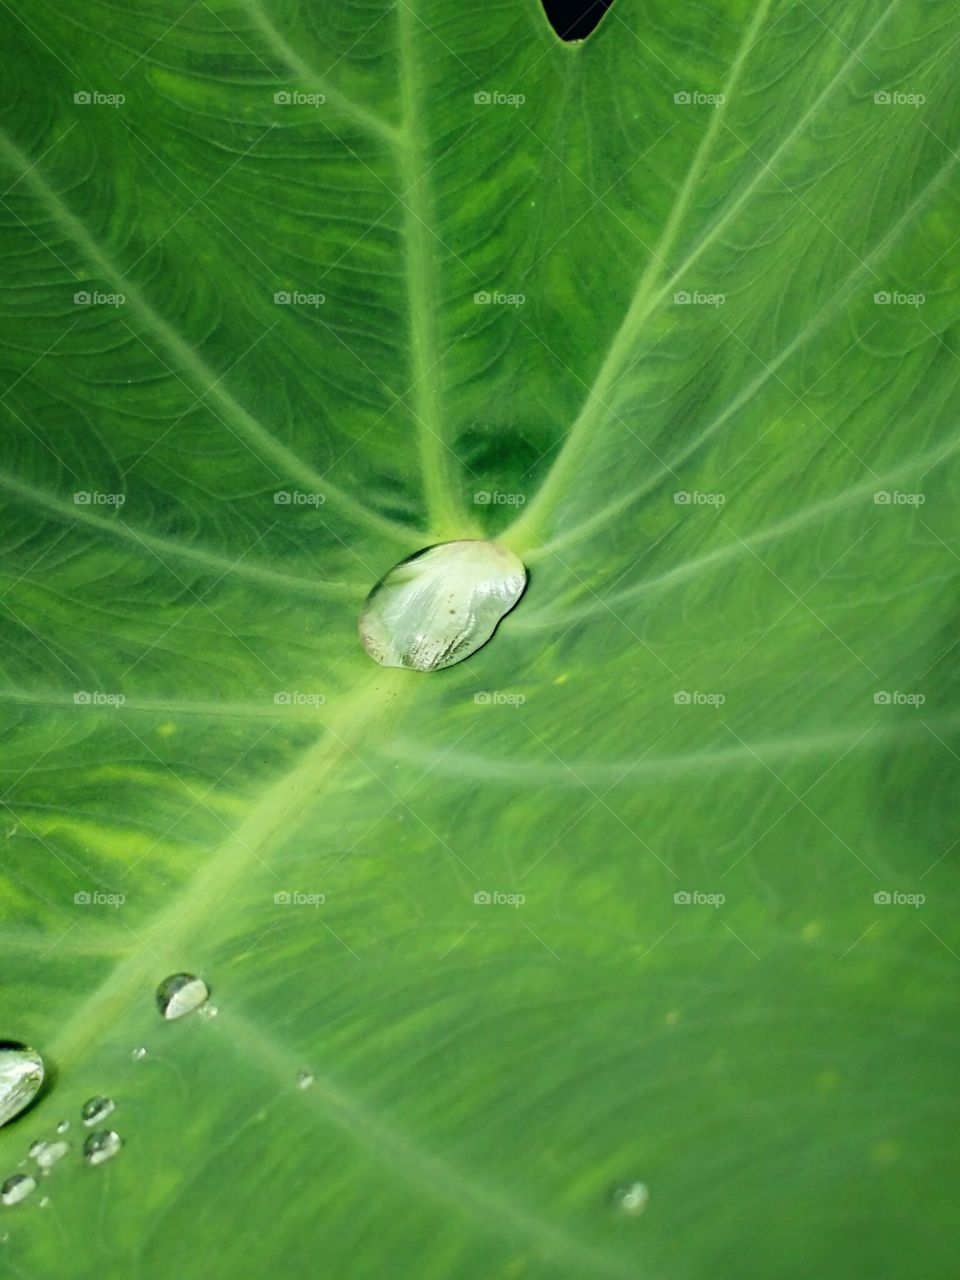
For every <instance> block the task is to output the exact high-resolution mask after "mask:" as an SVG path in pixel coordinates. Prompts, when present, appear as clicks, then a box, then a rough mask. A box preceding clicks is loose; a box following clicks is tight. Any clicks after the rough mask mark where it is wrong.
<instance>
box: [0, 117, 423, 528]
mask: <svg viewBox="0 0 960 1280" xmlns="http://www.w3.org/2000/svg"><path fill="white" fill-rule="evenodd" d="M0 155H2V156H3V157H4V158H5V159H6V161H7V163H8V164H9V165H10V166H11V168H12V169H14V170H15V171H16V172H18V173H19V175H20V178H21V182H22V184H23V186H26V187H28V188H29V189H30V190H31V191H32V192H33V195H34V196H35V197H36V199H37V200H38V202H39V203H40V205H41V206H42V207H43V208H44V209H45V210H46V212H47V213H48V215H49V216H50V218H51V219H52V220H53V221H54V222H55V223H56V225H57V226H58V227H59V228H60V230H61V231H62V232H63V233H64V234H65V235H66V236H67V237H69V239H70V240H72V241H73V242H74V244H75V245H76V246H77V248H78V249H79V250H80V252H81V253H82V254H83V256H84V257H85V258H86V259H87V261H88V262H89V263H90V264H91V266H93V267H94V268H95V270H96V271H97V272H98V273H99V274H100V275H101V276H102V278H103V279H104V280H105V281H107V282H108V283H109V284H110V285H111V287H112V289H113V291H114V292H117V293H122V294H124V295H125V297H126V307H127V309H128V311H130V312H132V313H133V314H134V315H136V316H138V317H139V319H140V321H141V322H142V323H143V324H144V325H145V327H146V328H147V329H149V330H150V331H152V332H153V333H154V334H156V336H157V337H158V338H159V339H160V342H161V343H162V345H163V347H164V349H165V350H166V352H167V353H168V355H169V356H170V357H171V359H172V361H173V363H174V365H175V366H176V367H178V368H179V369H181V370H182V371H183V373H184V375H185V379H186V380H187V381H188V382H189V383H190V384H191V385H192V386H193V387H195V388H196V389H197V397H198V400H200V401H207V402H209V403H210V404H211V405H214V406H216V408H217V409H218V410H219V413H220V414H222V419H221V421H223V423H224V425H225V426H227V427H228V428H229V429H230V430H232V431H234V432H235V433H236V434H237V436H238V437H240V438H241V439H242V440H244V441H245V442H246V443H247V444H248V445H249V446H250V447H251V448H252V449H253V450H254V451H255V452H256V453H258V454H259V455H260V456H261V458H262V459H264V460H266V461H269V462H270V463H272V464H273V465H275V466H276V467H277V468H278V469H279V471H280V473H281V476H282V477H283V478H284V479H287V478H288V479H289V480H296V481H298V482H299V483H301V484H303V485H304V487H305V488H307V489H309V490H312V491H313V492H317V493H323V494H324V496H325V499H326V504H327V506H328V507H329V508H333V509H334V510H337V511H339V512H340V514H342V515H343V516H344V517H345V518H346V519H348V520H350V521H352V523H354V524H355V525H360V526H362V527H365V528H367V529H370V530H372V531H373V532H375V533H377V534H379V535H380V536H382V537H387V538H389V539H391V540H392V541H393V542H398V543H401V544H403V545H406V546H410V547H417V546H420V545H422V539H421V538H420V537H418V536H417V534H416V533H414V532H413V531H412V530H410V529H407V528H405V527H404V526H403V525H399V524H396V523H395V522H394V521H393V520H388V519H386V518H385V517H384V516H380V515H377V514H376V513H375V512H373V511H369V510H368V509H367V508H366V507H365V506H363V505H362V504H361V503H359V502H357V501H356V499H355V498H353V497H351V496H350V495H349V494H347V493H345V492H344V491H343V490H342V489H339V488H337V487H336V486H335V485H334V484H332V483H331V482H330V481H329V480H328V479H327V478H326V477H325V476H324V475H322V474H321V473H320V472H318V471H317V470H315V469H314V468H313V467H311V466H310V465H309V464H307V463H305V462H304V461H303V460H302V459H301V458H300V457H298V456H297V454H295V453H294V452H293V451H292V450H291V449H289V448H287V446H286V445H284V444H281V443H280V442H279V441H278V440H277V439H276V438H275V437H274V436H272V435H271V434H270V432H269V431H267V429H266V428H265V427H264V426H263V425H262V423H260V422H259V421H258V420H257V419H256V418H255V417H254V416H253V415H252V414H251V413H249V412H248V411H247V410H246V409H245V408H244V407H243V405H241V404H240V402H239V401H238V400H236V399H235V398H234V397H233V396H232V395H231V394H230V392H229V391H228V390H226V388H225V387H224V385H223V383H222V381H221V378H222V375H220V374H218V373H217V372H216V371H215V370H214V369H212V368H211V367H210V366H209V365H208V364H207V363H206V361H205V360H203V359H202V357H201V356H200V355H198V353H197V352H196V351H195V350H194V348H193V347H192V346H191V345H190V343H189V342H188V341H187V340H186V339H184V338H183V337H181V335H180V334H179V333H178V332H177V330H176V329H174V328H173V326H172V325H171V324H170V323H169V322H168V321H167V320H165V319H164V318H163V316H161V315H160V313H159V312H158V311H157V310H156V309H155V308H154V306H153V304H152V303H151V302H150V301H149V300H148V299H147V297H146V295H145V294H144V293H143V292H142V291H141V289H140V288H139V286H138V285H136V284H134V282H133V281H132V280H130V279H128V278H127V277H126V276H125V275H124V273H123V271H122V270H121V269H120V267H119V266H118V265H117V264H116V263H115V262H114V260H113V259H112V258H111V257H110V255H109V254H108V253H107V252H106V250H105V249H103V248H101V246H100V245H99V244H98V243H97V241H96V239H95V238H94V236H93V235H92V233H91V232H90V231H89V230H88V228H87V227H86V226H85V225H84V223H83V222H82V221H81V220H80V218H78V217H77V215H76V214H75V213H73V211H72V210H71V209H69V208H68V207H67V205H66V204H65V202H64V201H63V200H62V199H61V197H60V196H59V195H58V194H57V192H56V191H55V190H54V189H53V187H52V186H51V185H50V183H49V182H48V181H47V179H46V178H45V177H44V176H43V174H42V172H41V170H40V167H39V165H36V164H33V163H32V162H31V161H30V158H29V156H27V155H25V154H24V153H23V152H22V151H21V150H20V148H19V147H18V146H17V145H16V143H15V142H13V141H12V139H11V138H9V137H8V135H7V134H6V133H4V132H3V130H2V129H0ZM31 230H33V228H31Z"/></svg>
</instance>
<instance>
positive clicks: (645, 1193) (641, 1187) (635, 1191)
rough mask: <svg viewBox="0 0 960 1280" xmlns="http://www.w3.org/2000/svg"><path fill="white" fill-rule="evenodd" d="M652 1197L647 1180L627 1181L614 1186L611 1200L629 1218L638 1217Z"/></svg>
mask: <svg viewBox="0 0 960 1280" xmlns="http://www.w3.org/2000/svg"><path fill="white" fill-rule="evenodd" d="M649 1199H650V1188H649V1187H648V1186H647V1184H646V1183H645V1182H625V1183H624V1184H623V1185H622V1186H619V1187H614V1189H613V1191H612V1193H611V1195H610V1201H611V1203H612V1204H613V1207H614V1208H615V1209H619V1211H620V1212H621V1213H624V1214H626V1215H627V1217H629V1218H637V1217H639V1216H640V1214H641V1213H643V1211H644V1209H646V1207H647V1202H648V1201H649Z"/></svg>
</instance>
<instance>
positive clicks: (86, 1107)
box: [80, 1094, 117, 1127]
mask: <svg viewBox="0 0 960 1280" xmlns="http://www.w3.org/2000/svg"><path fill="white" fill-rule="evenodd" d="M116 1106H117V1104H116V1103H115V1102H114V1100H113V1099H112V1098H104V1097H102V1096H101V1095H100V1094H98V1095H97V1096H96V1097H95V1098H88V1099H87V1101H86V1102H85V1103H84V1104H83V1106H82V1107H81V1108H80V1119H81V1120H82V1121H83V1123H84V1124H85V1125H87V1126H88V1127H89V1126H90V1125H93V1124H99V1123H100V1121H101V1120H106V1118H107V1116H108V1115H109V1114H110V1112H111V1111H115V1110H116Z"/></svg>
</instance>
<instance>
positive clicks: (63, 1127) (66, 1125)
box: [57, 1120, 70, 1133]
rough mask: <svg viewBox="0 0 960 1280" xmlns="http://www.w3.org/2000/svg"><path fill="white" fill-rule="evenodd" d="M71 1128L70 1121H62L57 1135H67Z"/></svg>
mask: <svg viewBox="0 0 960 1280" xmlns="http://www.w3.org/2000/svg"><path fill="white" fill-rule="evenodd" d="M69 1128H70V1121H69V1120H61V1121H60V1123H59V1124H58V1125H57V1133H66V1132H67V1130H68V1129H69Z"/></svg>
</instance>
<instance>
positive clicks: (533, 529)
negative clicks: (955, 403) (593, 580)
mask: <svg viewBox="0 0 960 1280" xmlns="http://www.w3.org/2000/svg"><path fill="white" fill-rule="evenodd" d="M900 2H901V0H892V3H891V4H890V5H889V6H888V7H887V9H886V10H885V11H884V12H883V13H882V14H881V15H880V17H879V18H878V19H877V21H876V22H875V23H874V24H873V26H871V28H870V29H869V31H868V32H867V33H866V35H865V36H864V38H863V40H862V41H861V42H860V44H859V45H858V46H857V48H855V49H852V50H851V52H850V56H849V57H848V58H847V59H846V60H845V61H844V62H843V63H842V65H841V66H840V69H839V70H838V71H837V73H836V75H835V76H833V78H832V79H831V80H830V81H829V82H828V83H827V85H826V86H825V87H824V89H822V90H821V92H820V93H819V94H818V95H817V97H816V98H815V99H814V101H813V102H812V103H811V105H810V106H809V107H808V108H807V110H806V111H805V112H803V114H802V115H801V116H800V117H799V119H798V120H797V123H796V124H795V125H794V127H793V128H792V129H791V130H790V131H789V133H787V134H786V135H785V137H784V138H783V140H782V141H781V142H780V144H779V145H778V146H777V147H776V148H775V150H774V151H773V153H772V155H771V156H770V158H769V159H768V160H766V161H765V162H763V164H761V165H760V166H759V168H758V170H757V172H756V173H755V174H754V176H753V177H752V178H751V179H750V181H749V182H747V183H745V184H744V187H743V189H742V191H741V192H740V193H739V195H738V196H737V198H736V199H735V200H733V201H732V202H731V203H730V205H729V206H728V207H727V208H726V210H725V211H724V212H723V213H722V214H721V215H720V217H719V218H718V219H717V220H716V222H715V223H714V224H713V225H712V226H711V227H710V229H709V230H708V231H707V232H706V234H705V235H704V236H703V238H702V239H701V240H700V241H699V242H698V243H697V244H696V245H695V246H694V248H693V249H692V250H691V251H690V253H689V254H688V255H687V257H686V258H685V259H684V261H683V262H682V263H681V265H680V266H679V267H678V268H677V269H676V271H674V272H673V273H672V274H671V275H670V276H669V278H668V279H667V280H666V281H665V282H664V283H663V284H662V285H660V286H659V287H658V286H657V279H658V276H659V274H660V265H661V261H662V259H663V258H664V257H665V255H666V253H667V252H669V249H670V248H671V246H672V244H673V243H674V241H675V239H676V233H677V231H678V230H679V228H680V226H681V225H682V220H683V217H684V215H685V214H686V211H687V207H688V205H689V202H690V196H691V194H692V192H693V190H694V187H695V183H696V181H698V180H699V178H700V177H702V175H703V170H704V167H705V165H706V162H707V160H708V158H709V154H710V147H711V146H712V144H713V141H714V139H715V138H716V136H717V134H718V132H719V130H720V128H721V126H722V125H723V123H724V113H725V112H726V109H727V103H728V102H729V100H730V98H731V97H732V95H733V93H734V91H735V88H736V85H737V83H738V81H739V79H740V75H741V72H742V70H743V67H744V65H745V62H746V57H747V54H748V53H749V51H750V49H751V47H752V46H753V45H754V44H755V43H756V33H757V30H758V29H759V24H760V22H762V21H763V18H764V17H765V16H766V13H767V10H768V9H769V3H764V4H761V5H760V6H759V8H758V9H757V11H756V13H755V14H754V17H753V19H752V21H751V23H750V26H749V27H748V29H747V32H746V34H745V36H744V39H743V42H742V43H741V46H740V50H739V52H738V54H737V58H736V60H735V61H734V63H733V65H732V67H731V72H730V76H729V78H728V82H727V84H726V85H725V86H724V90H723V92H724V95H725V98H726V101H725V102H724V103H723V105H722V106H721V107H719V108H718V109H717V110H716V111H715V112H714V118H713V120H712V122H711V128H709V129H708V130H707V132H706V133H705V134H704V137H703V139H702V141H701V144H700V146H699V147H698V149H697V152H696V154H695V156H694V160H693V163H692V165H691V168H690V171H689V172H688V174H687V178H686V179H685V181H684V183H683V186H682V187H681V189H680V192H679V195H678V198H677V202H676V204H675V206H674V209H673V211H672V212H671V215H670V218H669V220H668V222H667V224H666V226H665V227H664V232H663V235H662V236H661V240H660V243H659V244H658V246H657V249H656V252H655V253H654V255H653V257H652V259H651V261H650V263H649V264H648V266H647V268H646V270H645V271H644V273H643V275H642V277H641V279H640V283H639V284H638V286H637V290H636V292H635V294H634V296H633V299H632V301H631V303H630V306H629V308H628V309H627V312H626V314H625V316H624V319H623V321H622V322H621V324H620V327H619V329H618V330H617V332H616V334H615V335H614V338H613V341H612V342H611V344H610V347H609V349H608V351H607V355H606V357H605V359H604V361H603V363H602V365H601V367H600V370H599V372H598V374H597V376H596V378H595V379H594V381H593V384H592V385H591V387H590V390H589V391H588V393H587V396H586V399H585V401H584V405H583V408H582V409H581V410H580V413H579V414H578V416H577V418H576V419H575V421H574V422H573V425H572V426H571V428H570V430H569V432H568V433H567V437H566V439H565V440H564V443H563V446H562V447H561V449H560V452H559V454H558V455H557V457H556V459H555V461H554V463H553V465H552V466H551V468H550V471H549V472H548V474H547V477H546V479H545V480H544V482H543V484H542V485H541V487H540V489H539V491H538V492H537V494H536V495H535V496H534V498H533V501H532V502H531V503H530V504H529V506H528V507H527V508H526V510H525V512H524V514H523V515H522V516H520V517H519V518H518V519H517V520H516V521H514V523H513V524H512V525H511V526H510V528H509V529H508V530H506V532H505V533H504V534H503V535H502V536H501V538H500V541H501V542H503V543H504V544H505V545H506V546H509V547H510V548H511V549H512V550H514V551H516V552H517V553H518V554H520V555H527V554H528V553H529V551H530V549H531V548H532V547H533V546H535V545H536V543H537V541H538V540H539V533H540V531H541V529H542V527H543V524H544V522H545V521H546V520H547V519H548V518H549V516H550V514H551V512H552V511H553V510H554V509H555V507H556V505H557V502H558V501H559V500H560V498H562V496H563V495H564V493H565V492H566V490H567V488H568V486H569V485H570V483H571V481H572V480H573V479H574V478H575V476H576V474H577V471H578V469H579V467H580V465H581V464H582V462H583V460H584V456H585V454H586V453H587V452H588V451H589V448H590V444H591V441H592V437H593V434H594V432H595V430H596V429H597V426H598V424H599V423H600V421H601V420H602V419H603V417H604V415H605V414H609V412H610V409H609V406H608V404H607V398H608V397H609V396H610V394H611V392H612V391H613V389H614V387H615V385H616V383H617V382H618V381H619V379H620V378H621V377H622V376H623V374H624V373H625V372H626V370H627V367H628V365H629V361H630V358H631V356H632V355H633V353H634V352H635V350H636V346H637V340H638V338H639V336H640V333H641V331H642V329H643V325H644V324H645V322H646V321H647V319H648V318H649V317H650V315H651V314H652V313H653V311H654V310H655V309H656V308H657V307H658V306H659V305H660V303H661V302H663V300H664V299H665V298H667V297H669V296H670V295H671V294H672V293H673V292H674V290H675V289H676V288H677V287H678V286H679V285H680V284H681V283H682V282H683V281H684V280H685V279H687V278H688V276H689V273H690V270H691V269H692V267H693V265H694V263H696V262H697V261H698V260H699V259H700V258H701V257H702V255H703V254H704V253H705V252H706V250H707V249H708V248H709V247H710V246H711V245H712V244H713V243H714V242H715V241H716V240H717V239H718V238H719V237H720V236H721V235H722V234H723V233H724V231H725V230H726V229H727V227H728V226H729V225H730V223H731V222H732V220H733V219H734V218H735V217H736V216H737V215H738V214H739V213H740V211H741V210H742V209H743V207H744V205H745V204H746V203H747V202H748V201H749V200H750V199H751V197H752V196H753V193H754V192H755V191H756V189H757V188H758V187H759V186H760V184H761V183H762V182H763V181H764V180H765V179H766V178H767V177H768V175H769V173H770V171H771V170H772V168H773V166H774V165H775V164H776V163H777V162H778V161H779V160H780V159H781V158H782V157H783V155H784V154H785V152H786V151H787V150H788V149H789V148H790V147H791V146H792V145H793V143H794V141H795V140H796V139H797V138H798V137H800V135H801V134H802V133H803V132H804V131H805V130H806V128H807V127H808V125H809V124H810V122H811V120H813V119H814V118H815V116H816V115H817V114H818V113H819V111H820V109H821V108H822V107H823V105H824V103H825V102H827V100H828V99H829V98H830V97H831V95H832V94H833V92H834V90H835V89H836V88H837V86H838V85H840V84H842V83H843V82H844V81H845V80H846V79H847V78H848V76H849V74H850V71H851V70H852V69H853V68H854V66H855V65H857V64H859V63H861V62H862V59H861V56H860V55H861V53H862V52H863V50H864V49H865V48H866V47H867V46H868V45H869V44H870V42H871V41H872V40H873V39H874V37H875V36H876V35H877V33H878V32H879V30H880V28H881V27H882V26H883V25H884V24H885V23H886V22H887V21H888V19H889V18H890V16H891V15H892V13H893V12H894V10H895V9H896V8H897V6H898V5H899V4H900Z"/></svg>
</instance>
